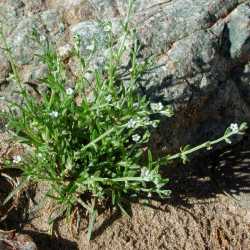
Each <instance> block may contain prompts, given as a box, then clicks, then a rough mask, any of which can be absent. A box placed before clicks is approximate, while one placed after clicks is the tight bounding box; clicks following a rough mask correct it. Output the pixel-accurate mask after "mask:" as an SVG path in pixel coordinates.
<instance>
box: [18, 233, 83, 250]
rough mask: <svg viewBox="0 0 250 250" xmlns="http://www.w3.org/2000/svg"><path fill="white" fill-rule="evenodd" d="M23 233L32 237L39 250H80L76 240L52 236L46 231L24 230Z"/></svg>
mask: <svg viewBox="0 0 250 250" xmlns="http://www.w3.org/2000/svg"><path fill="white" fill-rule="evenodd" d="M22 233H24V234H27V235H29V236H30V237H32V239H33V240H34V242H35V243H36V245H37V246H38V250H45V249H49V250H69V249H70V250H78V249H79V248H78V246H77V243H76V242H73V241H70V240H67V239H63V238H60V237H52V236H50V235H48V234H46V233H39V232H36V231H33V230H23V231H22Z"/></svg>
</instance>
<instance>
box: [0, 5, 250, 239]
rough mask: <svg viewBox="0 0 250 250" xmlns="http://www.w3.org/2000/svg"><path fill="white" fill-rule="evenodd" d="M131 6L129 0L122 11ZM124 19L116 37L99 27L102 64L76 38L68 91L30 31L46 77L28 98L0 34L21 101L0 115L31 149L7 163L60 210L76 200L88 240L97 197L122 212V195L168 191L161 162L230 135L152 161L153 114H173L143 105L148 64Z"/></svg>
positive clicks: (48, 51) (57, 66)
mask: <svg viewBox="0 0 250 250" xmlns="http://www.w3.org/2000/svg"><path fill="white" fill-rule="evenodd" d="M131 8H132V5H130V10H129V12H130V11H131ZM128 17H129V15H128ZM128 17H127V18H126V20H125V22H124V23H123V25H122V27H123V34H122V37H121V38H115V37H114V36H113V34H112V31H111V26H110V25H111V24H110V23H108V24H103V27H104V28H105V29H106V31H108V34H109V36H108V37H109V39H108V41H107V46H108V51H109V53H108V57H107V58H106V61H105V63H104V65H102V67H99V68H96V69H93V68H91V60H92V59H93V56H94V54H95V46H92V48H90V53H89V56H88V57H86V58H83V57H82V56H81V52H80V46H81V40H80V39H79V37H76V42H75V47H74V49H73V51H72V55H74V57H75V58H76V59H77V60H78V63H79V65H80V72H79V75H78V77H77V79H75V85H74V87H71V88H70V87H68V82H69V79H68V78H67V72H66V70H65V67H64V64H63V62H62V61H61V59H60V58H59V56H58V55H57V53H56V52H55V49H54V48H53V44H51V43H49V42H48V41H47V40H44V39H41V37H40V35H39V34H38V33H37V32H36V31H35V30H34V32H33V37H34V38H35V39H36V41H37V42H38V44H39V46H41V48H42V49H43V53H42V54H41V55H39V58H40V60H41V63H43V64H46V65H47V68H48V73H47V75H46V76H45V77H44V78H43V79H40V84H41V85H43V86H45V87H46V88H45V90H43V91H42V92H41V93H40V98H35V97H32V96H31V95H29V93H28V92H27V90H26V88H25V87H24V86H23V84H22V83H21V80H20V76H19V73H18V70H17V67H16V66H15V61H14V59H13V57H12V54H11V49H10V48H8V46H7V43H6V41H5V39H4V36H3V33H1V37H2V40H3V41H4V43H3V44H4V45H5V49H6V55H7V56H8V58H9V60H10V62H11V65H12V68H13V73H14V79H15V80H16V82H17V84H18V85H19V86H20V96H21V97H22V99H23V103H22V105H18V104H17V103H10V108H9V112H8V113H7V112H4V113H2V114H1V115H2V116H3V117H4V118H5V119H6V121H8V129H9V130H10V131H12V133H13V134H14V135H15V138H16V139H17V140H18V141H20V142H21V143H23V144H25V145H28V146H29V148H30V150H29V151H28V152H27V153H26V155H25V156H24V157H23V158H22V159H16V160H15V162H13V163H11V164H12V166H14V167H16V168H19V169H21V170H22V173H23V177H24V180H31V181H33V182H40V181H46V182H47V183H48V185H49V192H48V193H47V195H48V196H49V197H50V198H52V199H54V200H55V201H56V202H57V204H59V205H61V208H62V211H65V212H67V213H70V212H71V211H72V209H73V208H74V207H75V206H76V205H77V204H80V205H81V206H83V207H84V208H85V209H86V210H87V211H88V213H89V215H90V216H89V218H90V223H89V234H88V236H89V238H90V237H91V232H92V230H93V225H94V222H95V218H96V214H97V211H96V207H97V202H99V201H102V200H107V199H108V200H110V201H111V202H112V205H113V206H117V207H119V208H120V209H121V210H122V211H125V209H124V198H126V197H130V196H135V195H138V194H139V193H142V192H143V193H146V194H147V195H149V196H150V195H151V194H152V193H154V194H156V195H159V196H160V197H164V196H167V195H169V193H170V191H169V190H167V189H166V184H167V183H168V179H165V178H163V177H162V176H161V175H160V173H159V170H160V166H161V165H162V164H164V165H165V164H166V163H168V162H169V161H170V160H173V159H176V158H181V159H182V160H183V162H184V163H185V162H186V161H187V160H188V157H187V156H188V154H190V153H192V152H194V151H196V150H198V149H200V148H211V146H212V145H213V144H214V143H215V142H216V143H217V142H220V141H222V140H229V139H228V137H230V136H231V135H232V134H234V133H233V132H232V131H231V130H230V131H229V130H228V131H227V133H225V135H224V136H223V137H222V138H220V139H219V141H218V140H217V141H214V142H213V141H211V142H206V143H205V144H202V145H201V146H199V147H196V148H195V150H193V149H192V148H191V149H190V147H184V148H183V149H182V150H181V152H180V153H178V154H176V155H173V156H167V157H163V158H161V159H157V160H154V159H153V156H152V154H151V152H150V150H149V148H148V141H149V138H150V135H151V133H152V131H153V130H154V129H155V128H156V127H157V125H158V124H159V120H158V119H159V117H160V116H168V117H170V116H172V114H173V112H172V110H171V108H170V107H167V108H166V109H165V110H163V106H162V104H161V103H151V104H150V103H149V101H148V100H147V98H146V97H145V96H142V95H140V94H139V93H138V88H139V82H140V80H141V78H142V76H143V75H144V74H145V73H146V72H147V71H148V70H149V69H150V68H151V66H152V62H151V60H150V59H148V60H145V61H140V60H139V59H138V53H139V51H140V46H139V44H138V42H137V39H136V34H135V32H134V30H133V29H130V28H129V23H128V21H129V18H128ZM127 39H130V40H131V41H133V46H132V47H131V48H128V47H127V46H126V41H127ZM128 50H129V54H130V64H129V68H127V70H126V72H125V73H124V72H123V71H122V69H123V68H124V67H123V66H124V65H122V57H123V55H124V53H125V52H127V51H128ZM90 74H91V75H92V76H94V80H92V81H89V80H88V77H87V75H90ZM124 74H125V75H126V77H124ZM154 114H158V116H155V115H154ZM155 117H158V118H157V119H156V118H155ZM244 129H245V128H244ZM241 131H243V129H241ZM234 132H235V131H234ZM237 132H239V131H237Z"/></svg>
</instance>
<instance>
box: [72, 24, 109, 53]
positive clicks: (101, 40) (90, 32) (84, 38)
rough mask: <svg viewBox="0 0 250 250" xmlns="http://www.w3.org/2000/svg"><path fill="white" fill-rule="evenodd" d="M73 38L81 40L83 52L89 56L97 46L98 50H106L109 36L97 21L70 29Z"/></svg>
mask: <svg viewBox="0 0 250 250" xmlns="http://www.w3.org/2000/svg"><path fill="white" fill-rule="evenodd" d="M70 32H71V38H74V37H75V36H79V37H80V38H81V52H82V54H83V55H88V54H89V53H90V52H91V50H92V49H93V48H92V47H93V46H92V45H95V47H96V48H97V49H99V50H100V49H104V48H105V47H106V44H107V34H106V33H105V31H104V30H103V28H102V27H101V26H100V25H99V24H98V22H95V21H84V22H80V23H78V24H76V25H73V26H71V27H70ZM93 41H94V44H93Z"/></svg>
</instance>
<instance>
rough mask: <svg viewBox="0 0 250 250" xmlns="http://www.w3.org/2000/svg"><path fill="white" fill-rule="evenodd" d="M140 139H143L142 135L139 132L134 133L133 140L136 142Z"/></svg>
mask: <svg viewBox="0 0 250 250" xmlns="http://www.w3.org/2000/svg"><path fill="white" fill-rule="evenodd" d="M140 139H141V136H140V135H138V134H134V135H132V140H133V141H134V142H138V141H140Z"/></svg>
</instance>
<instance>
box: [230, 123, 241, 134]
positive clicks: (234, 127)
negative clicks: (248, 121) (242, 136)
mask: <svg viewBox="0 0 250 250" xmlns="http://www.w3.org/2000/svg"><path fill="white" fill-rule="evenodd" d="M229 128H230V130H231V131H232V132H233V133H235V134H237V133H238V132H239V126H238V124H237V123H231V125H230V127H229Z"/></svg>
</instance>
